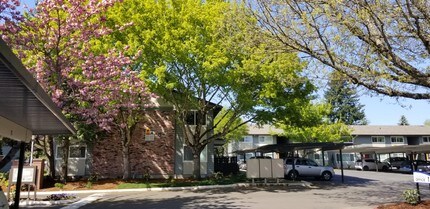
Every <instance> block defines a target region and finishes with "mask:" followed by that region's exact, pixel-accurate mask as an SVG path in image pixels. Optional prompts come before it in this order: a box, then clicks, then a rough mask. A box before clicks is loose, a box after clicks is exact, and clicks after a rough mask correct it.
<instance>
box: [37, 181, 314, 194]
mask: <svg viewBox="0 0 430 209" xmlns="http://www.w3.org/2000/svg"><path fill="white" fill-rule="evenodd" d="M251 186H305V187H309V186H311V183H309V182H307V181H300V182H292V183H236V184H227V185H207V186H189V187H155V188H136V189H103V190H76V191H70V190H69V191H46V192H37V194H38V195H51V194H59V193H64V194H88V193H115V192H117V193H120V192H150V191H157V192H160V191H180V190H200V189H219V188H233V187H251Z"/></svg>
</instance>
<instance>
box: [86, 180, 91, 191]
mask: <svg viewBox="0 0 430 209" xmlns="http://www.w3.org/2000/svg"><path fill="white" fill-rule="evenodd" d="M85 187H86V188H87V189H91V188H93V182H92V181H88V182H87V184H86V185H85Z"/></svg>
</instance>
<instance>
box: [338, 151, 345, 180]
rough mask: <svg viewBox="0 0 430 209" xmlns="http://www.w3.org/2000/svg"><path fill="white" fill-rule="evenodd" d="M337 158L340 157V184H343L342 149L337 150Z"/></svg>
mask: <svg viewBox="0 0 430 209" xmlns="http://www.w3.org/2000/svg"><path fill="white" fill-rule="evenodd" d="M339 156H340V172H341V174H342V183H345V180H344V175H343V157H342V149H339Z"/></svg>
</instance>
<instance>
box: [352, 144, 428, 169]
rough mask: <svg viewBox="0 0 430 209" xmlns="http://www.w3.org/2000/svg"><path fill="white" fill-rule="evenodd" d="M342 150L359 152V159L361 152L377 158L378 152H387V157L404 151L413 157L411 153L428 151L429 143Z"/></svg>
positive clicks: (410, 157)
mask: <svg viewBox="0 0 430 209" xmlns="http://www.w3.org/2000/svg"><path fill="white" fill-rule="evenodd" d="M344 152H345V153H360V155H361V159H363V157H362V155H363V154H374V155H375V156H376V157H377V158H378V156H379V155H380V154H388V155H389V157H391V154H393V153H405V154H406V155H408V156H409V159H413V155H415V154H421V153H430V144H422V145H396V146H389V147H348V148H346V149H344ZM379 158H380V157H379ZM376 160H380V159H376ZM426 160H427V159H426ZM412 168H413V166H412Z"/></svg>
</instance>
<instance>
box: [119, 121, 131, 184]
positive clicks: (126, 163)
mask: <svg viewBox="0 0 430 209" xmlns="http://www.w3.org/2000/svg"><path fill="white" fill-rule="evenodd" d="M121 137H122V140H121V141H122V159H123V176H122V179H129V178H130V177H131V172H130V147H129V145H130V141H131V133H130V129H128V128H125V130H122V131H121Z"/></svg>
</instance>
